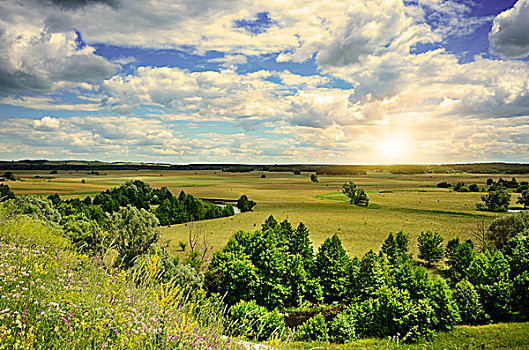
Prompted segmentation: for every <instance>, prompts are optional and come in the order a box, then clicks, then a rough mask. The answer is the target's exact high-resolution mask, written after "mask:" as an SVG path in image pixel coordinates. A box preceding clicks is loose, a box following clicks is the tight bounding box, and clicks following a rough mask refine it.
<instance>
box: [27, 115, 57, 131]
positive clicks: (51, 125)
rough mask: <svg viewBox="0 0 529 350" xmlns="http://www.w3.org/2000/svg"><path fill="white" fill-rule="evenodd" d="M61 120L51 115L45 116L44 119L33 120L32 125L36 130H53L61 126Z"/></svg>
mask: <svg viewBox="0 0 529 350" xmlns="http://www.w3.org/2000/svg"><path fill="white" fill-rule="evenodd" d="M59 124H60V122H59V120H58V119H55V118H53V117H50V116H46V117H43V118H42V119H37V120H34V121H32V122H31V125H32V126H33V128H35V130H40V131H53V130H57V129H58V128H59Z"/></svg>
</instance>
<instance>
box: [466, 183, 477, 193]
mask: <svg viewBox="0 0 529 350" xmlns="http://www.w3.org/2000/svg"><path fill="white" fill-rule="evenodd" d="M468 190H469V191H470V192H479V187H478V185H476V184H472V185H470V186H468Z"/></svg>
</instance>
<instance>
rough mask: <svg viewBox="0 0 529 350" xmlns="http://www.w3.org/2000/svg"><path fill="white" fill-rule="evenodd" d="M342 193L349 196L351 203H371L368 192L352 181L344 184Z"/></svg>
mask: <svg viewBox="0 0 529 350" xmlns="http://www.w3.org/2000/svg"><path fill="white" fill-rule="evenodd" d="M342 193H343V194H345V195H346V196H347V198H349V203H350V204H357V205H365V206H366V207H367V205H368V204H369V199H368V198H367V194H366V192H365V191H364V190H363V189H362V188H359V187H357V186H356V184H355V183H353V182H351V181H349V182H348V183H344V184H343V185H342Z"/></svg>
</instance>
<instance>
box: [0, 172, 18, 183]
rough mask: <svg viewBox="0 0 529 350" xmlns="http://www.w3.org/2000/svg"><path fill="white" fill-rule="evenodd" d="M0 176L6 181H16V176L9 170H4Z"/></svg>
mask: <svg viewBox="0 0 529 350" xmlns="http://www.w3.org/2000/svg"><path fill="white" fill-rule="evenodd" d="M2 177H3V178H4V179H6V180H8V181H16V180H17V177H16V176H15V174H13V173H12V172H10V171H6V172H5V173H4V175H2Z"/></svg>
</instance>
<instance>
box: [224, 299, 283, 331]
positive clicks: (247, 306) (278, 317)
mask: <svg viewBox="0 0 529 350" xmlns="http://www.w3.org/2000/svg"><path fill="white" fill-rule="evenodd" d="M225 322H226V325H225V326H226V331H227V332H228V333H229V334H231V335H234V336H245V337H246V338H248V339H255V340H258V341H261V340H265V339H269V338H270V337H271V336H272V334H274V333H276V334H277V333H279V334H281V333H282V332H283V328H284V324H285V323H284V318H283V315H282V314H280V313H279V312H277V311H275V310H274V311H272V312H269V311H268V310H266V308H265V307H263V306H259V305H257V303H256V302H255V300H250V301H244V300H241V301H239V302H238V303H237V304H235V305H233V306H232V307H231V309H230V311H229V314H228V316H227V318H226V320H225Z"/></svg>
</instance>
